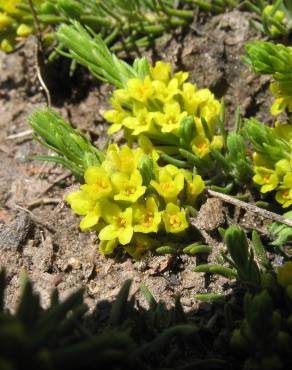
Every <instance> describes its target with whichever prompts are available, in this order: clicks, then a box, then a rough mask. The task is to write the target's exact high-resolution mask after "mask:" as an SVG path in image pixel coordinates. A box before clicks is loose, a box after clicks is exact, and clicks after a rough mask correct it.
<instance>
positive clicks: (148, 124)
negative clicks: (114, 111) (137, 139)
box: [123, 104, 155, 135]
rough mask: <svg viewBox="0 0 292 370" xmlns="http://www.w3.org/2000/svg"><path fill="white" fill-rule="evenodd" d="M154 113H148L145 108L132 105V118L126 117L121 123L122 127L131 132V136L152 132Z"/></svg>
mask: <svg viewBox="0 0 292 370" xmlns="http://www.w3.org/2000/svg"><path fill="white" fill-rule="evenodd" d="M154 116H155V113H154V112H148V110H147V109H146V108H145V106H143V105H142V106H141V105H138V104H134V107H133V116H131V117H127V118H125V119H124V121H123V125H124V126H125V127H127V128H128V129H130V130H132V132H131V134H132V135H139V134H141V133H142V132H147V133H149V132H152V131H153V118H154Z"/></svg>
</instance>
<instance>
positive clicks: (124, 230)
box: [98, 201, 134, 245]
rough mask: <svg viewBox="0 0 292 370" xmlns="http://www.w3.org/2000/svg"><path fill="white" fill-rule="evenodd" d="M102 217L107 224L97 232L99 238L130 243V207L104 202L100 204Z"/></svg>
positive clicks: (132, 231) (124, 243)
mask: <svg viewBox="0 0 292 370" xmlns="http://www.w3.org/2000/svg"><path fill="white" fill-rule="evenodd" d="M102 208H103V209H102V218H103V219H104V220H105V221H106V222H107V223H108V224H109V225H107V226H105V227H104V228H103V229H101V231H100V232H99V235H98V237H99V239H100V240H113V239H118V240H119V242H120V244H122V245H126V244H128V243H130V241H131V239H132V236H133V233H134V229H133V225H132V208H126V210H125V211H122V210H121V208H120V207H119V206H118V205H116V204H115V203H112V202H110V201H107V202H104V203H103V206H102Z"/></svg>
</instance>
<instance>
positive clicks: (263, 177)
mask: <svg viewBox="0 0 292 370" xmlns="http://www.w3.org/2000/svg"><path fill="white" fill-rule="evenodd" d="M254 170H255V175H254V177H253V181H254V182H255V183H256V184H258V185H262V186H261V193H267V192H269V191H272V190H274V189H276V187H277V186H278V183H279V179H278V176H277V174H276V172H275V171H274V170H271V169H269V168H266V167H260V166H256V167H255V168H254Z"/></svg>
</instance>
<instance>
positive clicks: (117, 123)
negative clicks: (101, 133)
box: [103, 109, 129, 135]
mask: <svg viewBox="0 0 292 370" xmlns="http://www.w3.org/2000/svg"><path fill="white" fill-rule="evenodd" d="M128 116H129V114H128V113H126V112H125V111H123V110H122V109H120V110H116V109H113V110H108V111H106V112H104V114H103V117H104V118H105V119H106V120H107V121H108V122H110V123H112V125H111V126H110V128H109V129H108V131H107V132H108V134H109V135H112V134H114V133H115V132H118V131H119V130H121V128H122V127H123V120H124V119H125V118H126V117H128Z"/></svg>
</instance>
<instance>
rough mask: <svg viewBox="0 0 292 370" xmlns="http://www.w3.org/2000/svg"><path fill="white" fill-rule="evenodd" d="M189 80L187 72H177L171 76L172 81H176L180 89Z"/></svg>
mask: <svg viewBox="0 0 292 370" xmlns="http://www.w3.org/2000/svg"><path fill="white" fill-rule="evenodd" d="M188 78H189V74H188V72H183V71H179V72H176V73H175V74H174V76H173V80H176V81H177V84H178V87H181V86H182V85H183V83H184V82H185V81H186V80H187V79H188Z"/></svg>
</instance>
